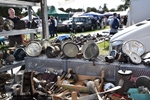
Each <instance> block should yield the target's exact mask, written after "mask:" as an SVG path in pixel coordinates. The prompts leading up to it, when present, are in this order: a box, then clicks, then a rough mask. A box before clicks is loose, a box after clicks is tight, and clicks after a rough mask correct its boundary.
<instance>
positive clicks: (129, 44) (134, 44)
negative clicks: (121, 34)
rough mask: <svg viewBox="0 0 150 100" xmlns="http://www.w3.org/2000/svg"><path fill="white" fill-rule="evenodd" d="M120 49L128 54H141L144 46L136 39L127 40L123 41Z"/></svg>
mask: <svg viewBox="0 0 150 100" xmlns="http://www.w3.org/2000/svg"><path fill="white" fill-rule="evenodd" d="M122 51H123V52H124V53H125V54H127V55H128V56H129V55H130V54H131V53H132V52H133V53H136V54H137V55H138V56H141V55H142V54H144V52H145V46H144V45H143V44H142V43H141V42H139V41H137V40H129V41H126V42H124V43H123V45H122Z"/></svg>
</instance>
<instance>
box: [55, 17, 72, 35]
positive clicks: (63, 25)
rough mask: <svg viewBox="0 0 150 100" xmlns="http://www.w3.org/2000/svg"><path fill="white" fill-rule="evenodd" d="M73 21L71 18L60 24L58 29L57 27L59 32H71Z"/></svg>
mask: <svg viewBox="0 0 150 100" xmlns="http://www.w3.org/2000/svg"><path fill="white" fill-rule="evenodd" d="M71 21H72V18H70V19H69V20H65V21H62V22H59V23H58V27H57V31H59V32H68V31H69V30H70V29H69V23H71Z"/></svg>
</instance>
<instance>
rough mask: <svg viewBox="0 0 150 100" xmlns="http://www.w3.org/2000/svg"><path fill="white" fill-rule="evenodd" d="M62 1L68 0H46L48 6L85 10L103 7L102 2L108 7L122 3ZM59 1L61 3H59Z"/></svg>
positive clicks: (111, 1) (98, 0) (114, 1)
mask: <svg viewBox="0 0 150 100" xmlns="http://www.w3.org/2000/svg"><path fill="white" fill-rule="evenodd" d="M63 1H69V0H47V5H48V6H51V5H53V6H55V7H56V8H64V9H67V8H72V9H78V8H84V10H86V8H87V7H95V8H96V9H99V6H101V7H102V8H103V6H104V4H105V3H106V4H107V7H108V9H112V8H115V9H116V8H117V7H118V6H119V5H120V4H124V2H122V0H72V2H70V3H66V4H62V2H63ZM60 2H61V4H60ZM34 10H35V11H36V10H37V8H36V7H34Z"/></svg>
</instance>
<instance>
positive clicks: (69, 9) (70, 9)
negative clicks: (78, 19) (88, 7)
mask: <svg viewBox="0 0 150 100" xmlns="http://www.w3.org/2000/svg"><path fill="white" fill-rule="evenodd" d="M65 12H67V13H69V12H74V11H73V9H72V8H67V9H66V11H65Z"/></svg>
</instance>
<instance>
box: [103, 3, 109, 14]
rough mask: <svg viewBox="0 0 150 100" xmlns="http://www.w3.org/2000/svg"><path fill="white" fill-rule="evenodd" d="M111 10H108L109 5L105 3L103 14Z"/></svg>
mask: <svg viewBox="0 0 150 100" xmlns="http://www.w3.org/2000/svg"><path fill="white" fill-rule="evenodd" d="M108 11H109V10H108V8H107V4H106V3H105V4H104V7H103V12H108Z"/></svg>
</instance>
